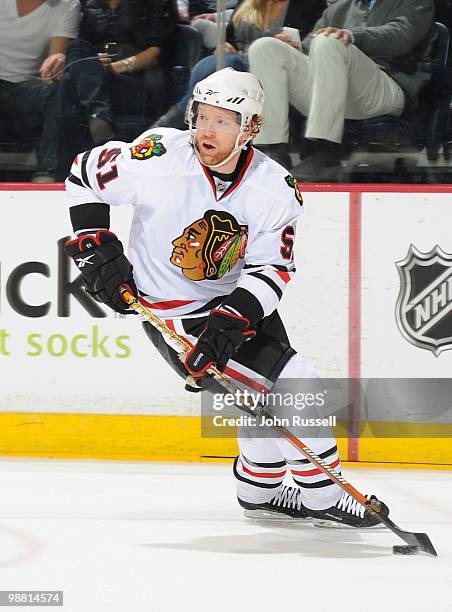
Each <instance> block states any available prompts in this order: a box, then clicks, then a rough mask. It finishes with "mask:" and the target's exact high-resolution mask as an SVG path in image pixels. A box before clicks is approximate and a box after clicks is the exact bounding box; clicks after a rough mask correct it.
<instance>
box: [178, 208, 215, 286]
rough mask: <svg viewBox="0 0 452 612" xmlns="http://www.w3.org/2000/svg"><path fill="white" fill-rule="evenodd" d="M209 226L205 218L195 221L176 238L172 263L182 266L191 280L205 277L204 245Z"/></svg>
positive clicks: (184, 272)
mask: <svg viewBox="0 0 452 612" xmlns="http://www.w3.org/2000/svg"><path fill="white" fill-rule="evenodd" d="M208 230H209V228H208V225H207V222H206V221H205V219H200V220H199V221H195V222H194V223H192V224H191V225H189V226H188V227H186V228H185V229H184V233H183V234H182V236H179V237H178V238H175V239H174V240H173V242H172V245H173V246H174V249H173V252H172V254H171V259H170V261H171V263H172V264H174V265H175V266H177V267H178V268H182V271H183V274H184V276H186V277H187V278H190V279H191V280H201V279H203V278H204V275H205V270H204V268H205V267H206V265H205V263H204V261H203V258H202V247H203V245H204V243H205V241H206V238H207V232H208Z"/></svg>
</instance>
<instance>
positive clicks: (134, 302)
mask: <svg viewBox="0 0 452 612" xmlns="http://www.w3.org/2000/svg"><path fill="white" fill-rule="evenodd" d="M119 292H120V294H121V297H122V299H123V300H124V302H126V304H128V305H129V306H130V307H131V308H132V309H133V310H134V311H135V312H137V313H138V314H140V315H142V316H144V317H145V318H146V320H147V321H148V322H149V323H151V325H153V326H154V327H156V328H157V329H158V330H160V331H161V332H162V333H163V334H165V335H166V336H167V337H169V338H171V339H172V340H173V342H174V343H175V344H177V345H178V346H179V347H180V348H181V349H182V351H183V353H188V351H190V349H192V348H193V347H192V345H191V344H190V342H187V341H186V340H183V339H182V338H181V337H180V336H179V335H178V334H176V332H174V331H173V330H172V329H170V328H169V327H168V326H167V325H166V324H165V323H164V322H163V321H162V320H161V319H160V318H159V317H157V316H156V315H155V314H153V313H152V312H151V311H150V310H148V309H147V308H146V307H145V306H143V305H142V304H141V303H140V302H139V301H138V299H137V298H136V297H135V296H134V295H132V294H131V293H130V290H129V288H128V287H127V286H125V285H121V287H120V288H119ZM207 372H208V373H209V374H210V375H211V376H212V377H213V378H214V379H215V380H216V381H217V382H219V383H220V384H221V385H222V386H223V387H224V388H225V389H227V390H228V391H229V392H230V393H232V394H233V395H234V396H235V397H236V398H240V396H242V397H243V401H240V400H238V401H236V402H235V406H236V407H237V408H238V409H239V410H243V411H245V412H247V413H250V412H251V413H252V414H254V415H256V410H255V409H254V408H253V407H252V406H251V404H249V399H247V397H246V396H245V395H244V394H243V393H242V391H241V390H240V389H239V388H238V387H237V386H236V385H235V384H234V383H233V382H232V380H231V379H230V378H229V377H228V376H227V375H226V374H223V372H220V370H218V369H217V368H216V367H215V366H212V367H210V368H209V369H208V370H207ZM259 415H261V416H264V417H265V418H266V419H270V420H273V416H272V415H271V414H269V413H268V412H266V411H265V410H264V408H263V407H262V406H261V407H260V410H259ZM271 427H272V428H273V429H274V430H275V431H277V432H278V433H279V435H280V436H282V437H283V438H285V439H286V440H288V441H289V442H290V443H291V444H292V445H293V446H295V448H297V449H298V450H299V451H300V452H301V453H302V454H303V455H304V456H305V457H306V458H307V459H308V460H309V461H310V462H311V463H312V464H313V465H314V466H315V467H316V468H318V469H319V470H320V471H321V472H322V473H323V474H325V475H326V476H328V478H330V479H331V480H332V481H333V482H334V483H336V484H337V485H338V486H339V487H340V488H341V489H342V490H343V491H345V492H346V493H348V494H349V495H351V496H352V497H353V498H354V499H355V500H356V501H357V502H358V503H359V504H361V506H363V507H364V508H365V509H366V511H367V512H368V513H369V514H370V515H371V516H373V517H374V518H376V519H377V520H378V521H379V522H380V523H382V524H383V525H384V526H385V527H387V528H388V529H390V530H391V531H392V532H393V533H395V534H396V535H397V536H399V538H401V539H402V540H403V541H404V542H406V543H407V544H408V546H406V547H402V546H398V547H397V546H394V547H393V550H394V552H399V553H405V554H410V553H414V552H418V551H422V552H425V553H427V554H430V555H433V556H437V553H436V550H435V548H434V547H433V544H432V543H431V541H430V538H429V537H428V535H427V534H426V533H412V532H410V531H404V530H403V529H400V527H398V526H397V525H396V524H395V523H393V522H392V521H391V519H389V518H388V517H384V516H382V515H381V507H380V506H379V505H378V504H376V503H374V502H372V500H368V499H367V498H366V497H365V496H364V495H363V494H362V493H360V492H359V491H358V490H357V489H355V487H354V486H353V485H351V484H350V483H349V482H348V481H347V480H346V479H345V478H344V477H343V476H342V475H341V474H339V473H338V472H336V470H334V469H333V468H331V467H330V466H329V465H328V463H326V461H324V460H323V459H321V458H320V457H319V456H318V455H316V453H314V451H312V450H311V449H310V448H309V447H308V446H306V444H305V443H304V442H302V441H301V440H299V439H298V438H297V437H296V436H295V435H294V434H293V433H291V432H290V431H289V430H288V429H286V428H285V427H283V426H282V425H278V424H276V423H275V424H273V425H271ZM396 549H397V550H396Z"/></svg>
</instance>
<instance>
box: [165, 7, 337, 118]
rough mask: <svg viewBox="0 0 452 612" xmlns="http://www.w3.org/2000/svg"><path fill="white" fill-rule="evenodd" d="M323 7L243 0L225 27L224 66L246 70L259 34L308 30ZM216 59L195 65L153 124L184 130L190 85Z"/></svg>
mask: <svg viewBox="0 0 452 612" xmlns="http://www.w3.org/2000/svg"><path fill="white" fill-rule="evenodd" d="M324 7H325V2H324V1H323V0H317V2H297V0H290V1H284V0H283V1H281V0H243V1H242V2H240V3H239V4H238V6H237V8H236V9H235V10H234V13H233V14H232V18H231V20H230V22H229V24H228V27H227V30H226V44H225V58H224V59H225V66H226V67H228V66H230V67H232V68H234V69H235V70H242V71H246V70H248V47H249V46H250V44H251V43H252V42H253V41H255V40H256V39H257V38H260V37H271V36H275V35H276V36H283V37H284V35H283V34H278V33H279V32H281V30H282V27H283V26H287V27H294V28H297V29H298V30H300V31H301V32H310V31H311V29H312V27H313V25H314V23H315V22H316V20H317V19H318V18H319V17H320V15H321V14H322V11H323V9H324ZM216 61H217V58H216V56H215V55H209V56H208V57H205V58H203V59H202V60H201V61H200V62H198V63H197V64H196V66H195V67H194V69H193V71H192V74H191V77H190V82H189V84H188V87H187V90H186V92H185V94H184V96H183V97H182V98H181V99H180V100H179V101H178V102H176V104H175V105H174V106H172V107H171V108H170V109H169V110H168V111H167V113H165V115H163V116H162V117H160V119H158V121H157V122H156V123H155V124H154V125H153V127H174V128H178V129H183V128H184V126H185V124H184V119H185V108H186V106H187V103H188V100H189V99H190V97H191V95H192V92H193V88H194V86H195V84H196V83H197V82H198V81H201V80H203V79H204V78H206V77H207V76H208V75H209V74H212V73H213V72H215V70H216Z"/></svg>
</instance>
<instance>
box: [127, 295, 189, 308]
mask: <svg viewBox="0 0 452 612" xmlns="http://www.w3.org/2000/svg"><path fill="white" fill-rule="evenodd" d="M138 301H139V302H140V303H141V304H143V306H148V307H149V308H154V310H170V309H171V308H179V307H180V306H186V305H187V304H193V302H195V301H196V300H169V301H167V302H154V303H152V302H147V301H146V300H145V299H144V298H142V297H139V298H138Z"/></svg>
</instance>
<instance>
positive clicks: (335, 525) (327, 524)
mask: <svg viewBox="0 0 452 612" xmlns="http://www.w3.org/2000/svg"><path fill="white" fill-rule="evenodd" d="M312 524H313V525H314V527H319V528H320V529H354V530H355V531H356V530H357V529H360V530H361V529H363V530H364V531H369V530H370V529H371V530H372V531H375V530H379V529H384V528H385V526H384V525H383V523H377V524H376V525H372V526H371V527H365V526H364V525H362V526H361V527H354V526H353V525H347V524H346V523H339V522H337V521H327V520H324V519H318V518H313V519H312Z"/></svg>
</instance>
